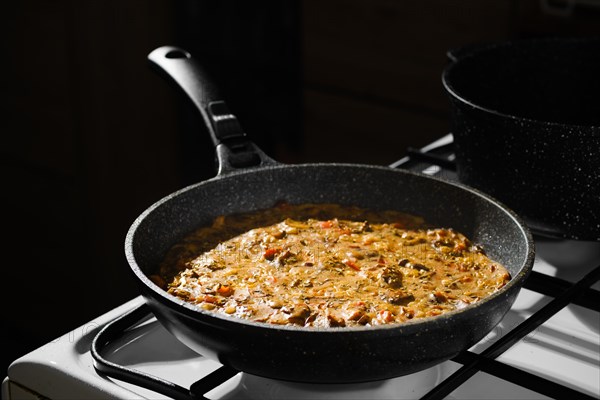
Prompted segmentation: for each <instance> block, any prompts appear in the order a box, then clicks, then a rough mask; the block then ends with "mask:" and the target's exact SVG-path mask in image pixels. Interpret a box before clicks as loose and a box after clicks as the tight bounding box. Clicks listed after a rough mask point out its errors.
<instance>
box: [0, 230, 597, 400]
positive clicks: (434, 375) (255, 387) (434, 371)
mask: <svg viewBox="0 0 600 400" xmlns="http://www.w3.org/2000/svg"><path fill="white" fill-rule="evenodd" d="M536 245H537V256H536V262H535V265H534V271H538V272H541V273H544V274H547V275H551V276H558V277H560V278H562V279H564V280H567V281H570V282H575V281H577V280H578V279H579V278H581V277H582V276H583V275H585V274H586V273H587V272H589V271H590V270H591V269H592V268H594V267H595V266H597V265H599V264H600V243H581V242H570V241H544V240H537V241H536ZM599 287H600V285H598V284H596V285H595V286H594V288H596V289H598V288H599ZM551 300H552V298H550V297H547V296H544V295H541V294H539V293H537V292H533V291H531V290H528V289H522V291H521V293H520V295H519V297H518V298H517V300H516V302H515V305H514V306H513V308H512V309H511V311H509V313H508V314H507V316H506V317H505V318H504V320H503V321H502V322H501V323H500V324H499V325H498V326H497V327H496V328H495V329H494V330H493V331H492V332H491V333H490V334H489V335H488V336H486V337H485V338H484V339H483V340H482V341H481V342H479V343H478V344H477V345H475V346H474V347H473V348H472V349H471V351H473V352H475V353H480V352H481V351H482V350H484V349H485V348H487V347H488V346H490V345H491V344H492V343H494V342H495V341H497V340H498V339H499V338H500V337H502V336H503V335H504V334H506V333H507V332H508V331H509V330H511V329H512V328H514V327H515V326H517V325H518V324H519V323H520V322H522V321H523V320H524V319H526V318H528V317H529V316H530V315H532V314H533V313H534V312H535V311H537V310H539V309H540V308H541V307H543V306H544V305H545V304H547V303H548V302H549V301H551ZM142 302H143V300H142V298H141V297H136V298H134V299H132V300H131V301H129V302H127V303H125V304H123V305H121V306H120V307H118V308H115V309H113V310H111V311H110V312H108V313H106V314H104V315H102V316H99V317H98V318H96V319H94V320H92V321H90V322H88V323H86V324H84V325H83V326H81V327H79V328H77V329H75V330H73V331H70V332H67V333H65V334H64V335H63V336H61V337H59V338H57V339H56V340H54V341H52V342H50V343H48V344H46V345H44V346H42V347H41V348H39V349H37V350H35V351H33V352H31V353H29V354H27V355H25V356H24V357H22V358H20V359H18V360H16V361H15V362H14V363H13V364H12V365H11V366H10V368H9V370H8V377H7V378H6V379H5V380H4V382H3V385H2V398H3V399H4V400H9V399H10V400H12V399H17V398H19V399H21V398H32V399H35V398H40V397H42V398H43V397H48V398H55V399H58V398H61V399H79V400H82V399H98V398H115V399H158V398H165V397H164V396H162V395H160V394H157V393H155V392H152V391H150V390H147V389H143V388H140V387H137V386H135V385H131V384H128V383H124V382H121V381H119V380H116V379H112V378H107V377H104V376H101V375H99V374H98V373H97V372H96V370H95V369H94V366H93V359H92V356H91V354H90V344H91V342H92V340H93V338H94V336H95V335H96V333H97V332H98V331H99V329H100V328H101V327H102V326H103V325H105V324H106V323H107V322H109V321H111V320H112V319H114V318H115V317H117V316H120V315H122V314H123V313H124V312H126V311H128V310H130V309H132V308H134V307H136V306H137V305H138V304H140V303H142ZM110 350H111V351H110V354H107V355H106V358H107V359H109V360H110V361H112V362H116V363H119V364H121V365H124V366H128V367H132V368H135V369H137V370H140V371H143V372H146V373H149V374H152V375H155V376H158V377H161V378H163V379H166V380H169V381H171V382H173V383H176V384H178V385H180V386H183V387H186V388H187V387H190V385H191V384H192V383H193V382H195V381H196V380H198V379H200V378H202V377H203V376H206V375H207V374H209V373H210V372H212V371H214V370H216V369H217V368H219V367H220V364H219V363H217V362H216V361H213V360H209V359H207V358H204V357H202V356H200V355H198V354H196V353H194V352H193V351H191V350H189V349H188V348H187V347H185V346H184V345H183V344H181V343H180V342H179V341H178V340H177V339H175V338H174V337H173V336H171V335H170V334H169V333H168V332H167V331H166V330H165V329H164V328H163V327H162V326H161V325H160V324H159V323H158V322H156V320H155V319H153V318H151V319H148V320H146V321H144V322H143V323H140V324H139V325H137V326H136V327H135V328H133V329H131V330H130V331H128V333H127V334H125V335H124V336H123V338H122V339H121V340H119V341H118V342H117V343H114V344H111V347H110ZM497 360H498V361H501V362H503V363H506V364H509V365H512V366H515V367H518V368H520V369H522V370H524V371H528V372H531V373H533V374H536V375H539V376H542V377H544V378H547V379H549V380H551V381H554V382H556V383H559V384H562V385H565V386H568V387H571V388H574V389H577V390H579V391H580V392H582V393H585V394H587V395H589V396H592V397H595V398H600V315H599V313H598V312H595V311H592V310H589V309H587V308H584V307H580V306H577V305H573V304H571V305H569V306H567V307H566V308H564V309H563V310H561V311H560V312H559V313H557V314H556V315H554V316H553V317H552V318H551V319H549V320H548V321H547V322H546V323H544V324H543V325H542V326H540V327H539V328H537V329H536V330H534V331H533V332H532V333H530V334H529V335H527V336H526V337H525V338H523V339H522V340H521V341H519V342H518V343H517V344H515V345H513V346H512V347H511V348H510V349H509V350H508V351H506V352H505V353H504V354H502V355H501V356H500V357H499V358H498V359H497ZM460 366H461V364H458V363H456V362H454V361H447V362H444V363H441V364H439V365H438V366H435V367H433V368H430V369H428V370H425V371H421V372H418V373H415V374H412V375H408V376H404V377H399V378H395V379H391V380H386V381H379V382H372V383H363V384H350V385H348V384H344V385H310V384H298V383H288V382H277V381H273V380H269V379H264V378H260V377H255V376H251V375H248V374H243V373H239V374H237V375H235V376H234V377H233V378H232V379H230V380H229V381H226V382H225V383H223V384H221V385H220V386H218V387H217V388H215V389H213V390H211V391H209V392H208V393H206V394H205V397H206V398H209V399H282V398H285V399H306V398H319V399H335V398H340V399H364V398H370V399H377V398H381V399H414V398H419V397H420V396H421V395H424V394H425V393H427V392H428V391H429V390H430V389H431V388H432V387H434V386H435V385H436V384H438V383H440V382H441V381H442V380H443V379H445V378H446V377H447V376H449V375H450V374H451V373H452V372H454V371H456V370H457V369H458V368H460ZM449 398H451V399H498V398H502V399H509V398H510V399H538V398H547V397H544V396H542V395H540V394H539V393H537V392H534V391H531V390H529V389H525V388H523V387H521V386H518V385H515V384H512V383H509V382H507V381H504V380H502V379H500V378H497V377H495V376H492V375H489V374H486V373H484V372H478V373H477V374H476V375H475V376H473V377H472V378H471V379H469V380H468V381H467V382H466V383H464V384H463V385H461V386H460V387H459V388H458V389H456V390H455V391H454V392H452V393H451V395H450V397H449Z"/></svg>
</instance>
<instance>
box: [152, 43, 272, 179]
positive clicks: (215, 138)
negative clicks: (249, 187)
mask: <svg viewBox="0 0 600 400" xmlns="http://www.w3.org/2000/svg"><path fill="white" fill-rule="evenodd" d="M148 61H149V62H150V66H151V67H152V68H153V69H154V70H156V71H157V72H159V73H160V74H161V75H162V76H163V77H166V78H167V79H168V80H169V81H171V82H172V83H174V84H175V85H176V86H177V87H178V88H179V89H181V90H182V91H183V93H184V94H185V95H186V96H187V97H188V99H190V100H191V101H192V103H193V104H194V106H195V107H196V108H197V109H198V111H200V114H202V118H203V119H204V123H205V124H206V127H207V129H208V132H209V134H210V137H211V139H212V142H213V144H214V146H215V150H216V153H217V162H218V172H217V175H223V174H226V173H229V172H234V171H236V170H239V169H244V168H253V167H262V166H266V165H274V164H278V163H277V162H276V161H275V160H273V159H271V158H270V157H269V156H267V155H266V154H265V153H264V152H263V151H262V150H261V149H260V148H258V146H257V145H256V144H254V143H253V142H252V141H251V140H249V139H248V138H247V137H246V133H245V132H244V130H243V129H242V127H241V125H240V123H239V121H238V119H237V117H236V116H235V115H233V114H232V113H231V112H230V111H229V108H228V107H227V105H226V104H225V101H224V100H223V99H222V97H221V95H220V94H219V90H218V88H217V87H216V86H215V84H214V83H213V81H212V80H211V79H210V78H209V76H208V74H207V73H206V71H205V70H204V69H203V68H202V67H201V66H200V65H199V63H198V62H196V60H195V59H194V58H193V57H192V55H191V54H190V53H189V52H187V51H185V50H183V49H181V48H178V47H174V46H162V47H159V48H157V49H155V50H153V51H152V52H150V54H148Z"/></svg>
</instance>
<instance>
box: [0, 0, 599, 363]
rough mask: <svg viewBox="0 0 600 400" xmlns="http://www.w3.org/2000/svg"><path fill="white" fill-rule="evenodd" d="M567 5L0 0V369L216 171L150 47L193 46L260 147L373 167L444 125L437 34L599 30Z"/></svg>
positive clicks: (465, 36)
mask: <svg viewBox="0 0 600 400" xmlns="http://www.w3.org/2000/svg"><path fill="white" fill-rule="evenodd" d="M566 3H567V2H566V1H565V2H561V1H554V2H553V1H537V0H523V1H517V0H494V1H486V2H482V1H479V0H469V1H458V2H447V1H444V0H426V1H419V2H404V1H392V0H374V1H355V0H352V1H347V0H344V1H342V0H326V1H316V0H314V1H285V2H281V1H260V2H205V1H190V0H179V1H166V0H162V1H159V0H155V1H150V0H148V1H142V0H130V1H115V0H112V1H86V2H79V1H67V0H51V1H41V0H22V1H19V2H10V3H8V4H5V5H3V11H2V13H1V17H0V26H1V29H2V34H1V35H0V37H1V40H2V53H1V55H0V62H1V64H0V65H1V68H2V70H1V71H2V74H0V88H1V93H0V96H1V97H0V101H1V104H0V110H2V118H1V119H0V124H1V130H0V132H1V136H0V137H1V138H2V139H1V140H2V142H1V145H0V151H1V157H0V163H1V169H0V171H1V174H2V176H1V179H2V188H3V189H2V196H1V198H2V204H1V209H2V211H3V214H2V215H3V218H2V225H1V230H2V233H3V235H2V237H3V239H2V244H3V245H2V255H3V257H2V280H1V282H2V286H3V287H2V291H1V293H2V307H3V309H4V312H3V315H4V317H3V318H2V338H1V339H2V349H1V352H0V354H1V360H0V361H1V364H0V368H2V371H3V372H2V373H3V374H5V371H6V368H7V367H8V365H9V363H10V362H11V361H13V360H14V359H16V358H17V357H19V356H21V355H23V354H25V353H26V352H28V351H31V350H33V349H35V348H37V347H39V346H40V345H42V344H44V343H47V342H49V341H51V340H53V339H55V338H56V337H58V336H60V335H62V334H65V333H67V332H71V331H73V330H74V329H76V328H77V327H78V326H80V325H82V324H85V323H86V322H88V321H90V320H91V319H93V318H95V317H96V316H98V315H100V314H101V313H104V312H106V311H109V310H110V309H112V308H114V307H115V306H117V305H119V304H121V303H123V302H125V301H127V300H129V299H131V298H133V297H135V296H137V295H138V290H137V287H136V286H135V282H134V280H133V277H132V275H131V274H130V272H129V267H128V266H127V263H126V261H125V257H124V252H123V242H124V238H125V234H126V232H127V229H128V228H129V226H130V224H131V223H132V222H133V220H134V219H135V218H136V217H137V216H138V215H139V214H140V213H141V212H142V211H143V210H144V209H145V208H146V207H148V206H149V205H151V204H152V203H153V202H155V201H156V200H158V199H160V198H161V197H163V196H165V195H167V194H169V193H170V192H173V191H175V190H177V189H179V188H181V187H183V186H185V185H188V184H191V183H194V182H197V181H199V180H202V179H206V178H209V177H211V176H213V175H214V173H215V171H214V169H213V166H214V156H213V149H212V147H211V144H210V141H209V140H208V137H207V136H206V135H205V134H204V131H203V128H202V125H201V120H200V118H199V117H198V115H196V113H194V112H193V110H191V108H190V107H189V106H188V104H187V103H186V102H185V101H184V100H183V99H182V98H180V97H179V94H178V93H177V92H176V91H175V90H173V89H172V88H171V87H169V86H168V85H167V84H166V82H165V81H163V80H162V78H160V77H158V76H157V75H156V74H155V73H153V72H152V71H151V70H150V69H149V68H148V65H147V63H146V56H147V54H148V53H149V52H150V51H152V50H153V49H154V48H156V47H159V46H162V45H166V44H170V45H177V46H180V47H183V48H185V49H187V50H188V51H190V52H191V53H192V54H193V55H194V56H195V57H196V58H198V59H199V60H201V62H202V63H203V64H205V65H206V67H207V69H208V70H209V71H210V72H211V73H212V74H213V76H214V78H215V80H216V81H217V82H218V84H219V86H220V87H221V88H222V90H223V92H224V94H225V98H226V99H227V100H228V102H229V105H230V108H231V109H232V110H233V112H234V113H235V114H237V115H238V117H239V119H240V121H241V123H242V125H243V126H244V127H245V129H246V132H247V133H248V135H249V136H250V137H251V138H252V139H253V140H254V141H255V142H256V143H257V144H258V145H259V146H260V147H261V148H263V150H265V151H266V152H267V153H268V154H269V155H271V156H272V157H273V158H275V159H277V160H279V161H282V162H287V163H297V162H313V161H348V162H359V163H370V164H382V165H385V164H390V163H392V162H394V161H395V160H397V159H399V158H401V157H402V156H403V155H404V152H405V149H406V147H408V146H414V147H419V146H423V145H425V144H427V143H429V142H430V141H432V140H434V139H436V138H438V137H440V136H442V135H444V134H446V133H447V131H448V111H449V104H448V102H447V99H446V97H445V95H444V92H443V88H442V85H441V80H440V76H441V73H442V70H443V68H444V66H445V65H446V62H447V61H446V57H445V52H446V50H447V49H449V48H454V47H459V46H462V45H466V44H470V43H478V42H486V41H497V40H507V39H518V38H526V37H534V36H547V35H577V36H582V35H583V36H585V35H597V34H600V8H598V6H595V4H596V3H594V2H592V1H587V2H577V1H575V2H574V4H575V7H574V8H573V9H569V8H568V7H566ZM0 375H1V374H0Z"/></svg>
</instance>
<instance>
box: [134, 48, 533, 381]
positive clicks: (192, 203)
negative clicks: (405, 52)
mask: <svg viewBox="0 0 600 400" xmlns="http://www.w3.org/2000/svg"><path fill="white" fill-rule="evenodd" d="M149 59H150V61H151V62H152V64H153V65H154V66H155V67H158V68H159V69H160V70H161V71H162V72H166V73H167V75H168V77H169V78H172V79H173V80H175V82H176V83H177V84H178V85H179V86H180V87H181V88H182V89H183V90H184V91H185V92H186V93H187V94H188V96H189V97H190V98H191V99H192V101H193V102H194V103H195V104H196V106H197V107H198V109H199V112H201V113H202V115H203V116H204V118H205V121H206V122H207V127H208V129H209V131H210V132H211V135H212V138H213V141H214V143H215V145H216V149H217V156H218V160H219V165H220V169H219V173H218V174H217V176H216V177H214V178H212V179H209V180H207V181H203V182H200V183H198V184H195V185H192V186H189V187H187V188H184V189H182V190H180V191H178V192H176V193H173V194H172V195H169V196H167V197H166V198H164V199H162V200H160V201H158V202H157V203H156V204H154V205H152V206H151V207H150V208H149V209H147V210H146V211H145V212H144V213H142V214H141V215H140V216H139V217H138V218H137V219H136V221H135V222H134V223H133V224H132V226H131V228H130V230H129V232H128V234H127V238H126V243H125V251H126V255H127V260H128V262H129V265H130V266H131V270H132V271H133V273H134V275H135V278H136V280H137V281H138V282H139V284H140V287H141V291H142V295H143V296H144V298H145V300H146V302H147V304H148V305H149V306H150V308H151V310H152V311H153V313H154V314H155V315H156V317H157V319H158V321H159V322H161V323H162V324H163V325H164V326H165V327H166V328H167V329H168V330H169V331H170V332H171V333H172V334H173V335H174V336H175V337H177V338H178V339H179V340H180V341H181V342H183V343H185V344H186V345H188V346H189V347H190V348H192V349H194V350H196V351H197V352H198V353H200V354H203V355H205V356H208V357H212V358H214V359H216V360H218V361H219V362H221V363H222V364H224V365H226V366H229V367H232V368H233V369H236V370H240V371H244V372H248V373H250V374H254V375H259V376H264V377H269V378H276V379H282V380H289V381H301V382H328V383H342V382H361V381H372V380H378V379H385V378H391V377H396V376H400V375H405V374H410V373H413V372H417V371H420V370H422V369H425V368H428V367H431V366H433V365H435V364H437V363H440V362H442V361H445V360H447V359H449V358H451V357H453V356H455V355H456V354H458V353H459V352H460V351H463V350H465V349H467V348H469V347H470V346H472V345H473V344H475V343H477V342H478V341H479V340H481V339H482V338H483V337H484V336H485V335H487V334H488V333H489V332H490V331H491V330H492V329H493V328H494V326H496V325H497V324H498V323H499V322H500V321H501V319H502V318H503V316H504V315H505V313H506V312H507V311H508V310H509V309H510V307H511V305H512V304H513V302H514V301H515V298H516V296H517V294H518V293H519V290H520V289H521V287H522V285H523V283H524V281H525V279H526V277H527V276H528V274H529V272H530V271H531V268H532V264H533V259H534V250H533V242H532V239H531V235H530V233H529V231H528V229H527V227H526V226H525V225H524V224H523V223H522V222H521V220H520V219H519V218H518V217H517V216H516V215H515V214H514V213H513V212H512V211H510V210H509V209H507V208H506V207H504V206H503V205H502V204H500V203H498V202H497V201H495V200H494V199H493V198H491V197H489V196H487V195H484V194H482V193H480V192H479V191H477V190H473V189H471V188H469V187H466V186H464V185H461V184H456V183H450V182H446V181H443V180H438V179H435V178H432V177H429V176H426V175H421V174H416V173H412V172H408V171H404V170H397V169H393V168H389V167H381V166H367V165H356V164H333V163H332V164H300V165H283V164H279V163H276V162H275V161H273V160H271V159H270V158H269V157H267V156H266V155H265V154H264V153H263V152H262V151H260V149H258V148H257V147H256V146H255V145H254V144H252V143H251V142H249V141H248V140H247V139H246V138H245V135H244V134H243V133H242V131H241V130H240V126H239V124H238V122H237V120H236V119H235V117H234V116H233V115H231V114H230V113H229V112H227V110H226V108H225V106H224V102H223V101H222V100H221V99H220V98H219V97H218V95H217V93H216V90H215V88H214V87H213V86H211V85H210V82H207V81H206V76H205V74H204V73H203V72H202V71H201V68H200V67H199V66H198V65H197V64H196V63H195V62H194V60H193V59H192V58H191V56H190V55H189V54H188V53H187V52H185V51H184V50H181V49H177V48H173V47H161V48H159V49H156V50H154V51H153V52H152V53H151V54H150V55H149ZM206 88H208V89H206ZM279 200H285V201H288V202H290V203H306V202H312V203H322V202H330V203H341V204H353V205H357V206H361V207H365V208H371V209H397V210H402V211H405V212H409V213H412V214H417V215H420V216H423V217H424V218H425V219H426V220H427V221H429V222H431V223H433V224H436V225H438V226H445V227H454V228H455V229H457V230H459V231H461V232H463V233H464V234H466V235H467V236H469V237H471V238H472V239H473V240H474V241H475V242H477V243H480V244H482V245H483V246H484V247H485V248H486V250H487V252H488V254H489V255H490V256H491V257H492V258H494V259H496V260H497V261H498V262H500V263H502V264H504V265H505V266H506V267H507V268H508V270H509V271H510V273H511V275H512V280H511V281H510V282H509V283H508V284H507V285H506V286H505V287H504V288H502V289H501V290H500V291H498V292H496V293H494V294H493V295H491V296H490V297H489V298H486V299H484V300H482V301H480V302H477V303H475V304H472V305H469V306H467V307H465V308H464V309H462V310H457V311H452V312H450V313H447V314H444V315H441V316H438V317H433V318H427V319H422V320H419V321H413V322H409V323H405V324H396V325H390V326H377V327H358V328H328V329H308V328H303V327H293V326H275V325H272V324H267V323H259V322H253V321H247V320H242V319H237V318H231V317H226V316H222V315H218V314H215V313H211V312H208V311H204V310H202V309H200V308H198V307H196V306H194V305H192V304H189V303H186V302H184V301H182V300H180V299H179V298H177V297H175V296H172V295H170V294H168V293H167V292H165V291H164V290H163V289H161V288H160V287H158V286H156V285H155V284H154V283H153V282H152V281H151V280H150V279H149V278H148V275H150V274H152V273H155V272H156V269H157V267H158V264H159V262H160V261H161V259H162V258H163V256H164V254H165V253H166V251H167V250H168V249H169V247H171V246H172V245H173V244H174V243H175V242H177V241H178V240H180V239H181V238H182V237H183V236H184V235H185V234H187V233H188V232H190V231H192V230H194V229H195V228H197V227H198V226H199V225H202V224H207V223H209V222H210V221H212V220H213V218H214V217H216V216H218V215H222V214H229V213H234V212H244V211H251V210H256V209H261V208H267V207H271V206H273V205H274V204H275V203H276V202H277V201H279Z"/></svg>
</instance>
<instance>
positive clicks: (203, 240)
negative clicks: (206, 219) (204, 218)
mask: <svg viewBox="0 0 600 400" xmlns="http://www.w3.org/2000/svg"><path fill="white" fill-rule="evenodd" d="M510 278H511V277H510V274H509V272H508V271H507V270H506V268H504V267H503V266H502V265H501V264H499V263H498V262H495V261H493V260H491V259H490V258H488V257H487V256H486V254H485V252H484V250H483V249H482V247H481V246H478V245H477V244H474V243H472V242H471V241H470V240H469V239H468V238H467V237H465V236H464V235H463V234H461V233H459V232H457V231H455V230H453V229H450V228H441V227H432V226H429V225H427V223H426V222H425V221H423V220H422V219H421V218H419V217H417V216H413V215H409V214H405V213H402V212H398V211H382V212H376V211H370V210H365V209H361V208H358V207H351V206H341V205H337V204H301V205H292V204H287V203H281V204H278V205H277V206H276V207H273V208H270V209H266V210H260V211H255V212H251V213H244V214H235V215H227V216H220V217H218V218H216V219H215V220H214V222H213V223H212V225H211V226H205V227H201V228H199V229H198V230H197V231H195V232H193V233H192V234H191V235H189V236H187V237H186V238H185V239H184V240H183V241H181V242H180V243H177V244H176V245H175V246H173V247H172V248H171V250H170V251H169V252H168V254H167V256H166V257H165V259H164V262H163V263H162V264H161V266H160V273H159V274H157V275H154V276H152V277H151V279H152V280H153V281H154V282H155V283H156V284H158V285H159V286H161V287H163V288H164V289H165V290H167V291H168V292H169V293H171V294H172V295H174V296H177V297H179V298H181V299H183V300H185V301H187V302H190V303H193V304H196V305H197V306H198V307H200V308H202V309H204V310H210V311H213V312H215V313H220V314H223V315H229V316H231V317H238V318H244V319H248V320H252V321H259V322H266V323H271V324H277V325H299V326H306V327H353V326H374V325H383V324H394V323H402V322H405V321H410V320H414V319H418V318H424V317H432V316H437V315H440V314H443V313H444V312H447V311H452V310H456V309H461V308H463V307H465V306H467V305H469V304H471V303H474V302H477V301H479V300H481V299H483V298H485V297H486V296H488V295H490V294H492V293H494V292H495V291H497V290H498V289H500V288H501V287H503V286H504V285H505V284H506V283H507V282H508V281H509V280H510Z"/></svg>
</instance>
